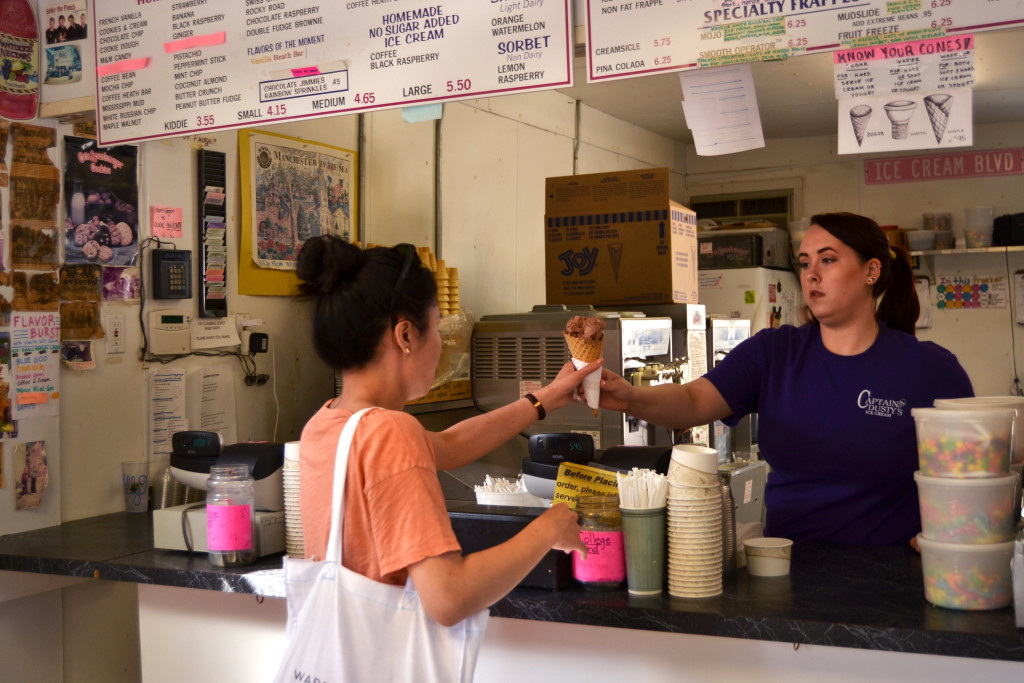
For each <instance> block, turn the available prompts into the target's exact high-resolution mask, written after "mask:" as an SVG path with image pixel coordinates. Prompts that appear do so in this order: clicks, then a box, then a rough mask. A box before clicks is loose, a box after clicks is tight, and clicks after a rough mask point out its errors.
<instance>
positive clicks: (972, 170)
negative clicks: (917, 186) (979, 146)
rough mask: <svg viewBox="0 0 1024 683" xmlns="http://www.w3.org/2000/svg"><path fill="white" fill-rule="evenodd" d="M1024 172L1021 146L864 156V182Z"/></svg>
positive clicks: (947, 178) (977, 176)
mask: <svg viewBox="0 0 1024 683" xmlns="http://www.w3.org/2000/svg"><path fill="white" fill-rule="evenodd" d="M1020 174H1024V147H1015V148H1009V149H983V150H978V151H976V152H953V153H950V154H921V155H917V156H909V157H889V158H886V159H865V160H864V184H865V185H886V184H889V183H915V182H921V181H924V180H953V179H954V178H981V177H985V176H997V175H1020Z"/></svg>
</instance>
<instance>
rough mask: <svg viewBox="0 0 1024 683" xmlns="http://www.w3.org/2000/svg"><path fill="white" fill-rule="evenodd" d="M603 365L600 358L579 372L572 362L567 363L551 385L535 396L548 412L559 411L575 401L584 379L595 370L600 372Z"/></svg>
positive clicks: (540, 390)
mask: <svg viewBox="0 0 1024 683" xmlns="http://www.w3.org/2000/svg"><path fill="white" fill-rule="evenodd" d="M603 365H604V359H603V358H598V359H597V360H595V361H594V362H593V363H588V364H587V365H584V366H583V367H582V368H580V369H579V370H577V369H576V367H575V366H574V365H573V364H572V363H571V362H569V363H566V364H565V365H563V366H562V369H561V370H559V371H558V375H557V376H556V377H555V378H554V379H553V380H552V381H551V383H550V384H548V385H547V386H546V387H541V388H540V389H539V390H537V391H535V392H534V395H535V396H536V397H537V399H538V400H539V401H540V402H541V403H542V404H543V405H544V408H545V409H546V410H549V411H550V410H557V409H558V408H561V407H562V406H564V405H565V404H566V403H569V402H570V401H572V400H575V396H576V391H577V389H578V388H579V387H580V386H581V385H582V384H583V378H584V377H586V376H587V375H589V374H590V373H592V372H594V371H595V370H598V371H600V370H601V368H602V366H603Z"/></svg>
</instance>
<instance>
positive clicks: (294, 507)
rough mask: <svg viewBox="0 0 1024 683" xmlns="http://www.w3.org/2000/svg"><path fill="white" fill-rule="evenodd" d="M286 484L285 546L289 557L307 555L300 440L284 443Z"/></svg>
mask: <svg viewBox="0 0 1024 683" xmlns="http://www.w3.org/2000/svg"><path fill="white" fill-rule="evenodd" d="M281 479H282V482H283V484H284V547H285V552H287V553H288V556H289V557H305V556H306V545H305V541H304V539H303V536H302V513H301V511H300V510H299V488H300V487H299V483H300V482H299V442H298V441H289V442H288V443H286V444H285V445H284V466H283V467H282V468H281Z"/></svg>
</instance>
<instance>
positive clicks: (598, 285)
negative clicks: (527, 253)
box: [544, 168, 697, 306]
mask: <svg viewBox="0 0 1024 683" xmlns="http://www.w3.org/2000/svg"><path fill="white" fill-rule="evenodd" d="M545 190H546V192H545V194H546V197H547V201H546V204H545V212H544V213H545V216H544V222H545V228H544V274H545V280H546V285H547V303H549V304H592V305H594V306H618V305H627V306H628V305H639V304H663V303H684V304H685V303H689V304H694V303H697V216H696V214H695V213H694V212H693V211H691V210H690V209H688V208H686V207H685V206H683V205H682V204H678V203H676V202H673V201H672V200H670V199H669V197H668V194H669V171H668V169H667V168H655V169H642V170H636V171H620V172H617V173H592V174H588V175H576V176H564V177H558V178H548V179H547V181H546V184H545Z"/></svg>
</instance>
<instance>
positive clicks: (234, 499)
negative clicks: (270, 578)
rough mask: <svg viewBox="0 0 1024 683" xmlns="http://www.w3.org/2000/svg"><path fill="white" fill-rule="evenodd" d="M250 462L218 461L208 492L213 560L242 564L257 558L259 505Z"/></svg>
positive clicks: (208, 532)
mask: <svg viewBox="0 0 1024 683" xmlns="http://www.w3.org/2000/svg"><path fill="white" fill-rule="evenodd" d="M253 484H254V481H253V478H252V475H251V474H250V473H249V468H248V467H247V466H246V465H214V466H213V467H211V468H210V478H209V479H208V480H207V483H206V486H207V493H206V540H207V545H208V547H209V556H210V564H212V565H215V566H217V567H238V566H241V565H244V564H249V563H251V562H253V561H254V560H255V559H256V505H255V497H254V494H253Z"/></svg>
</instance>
